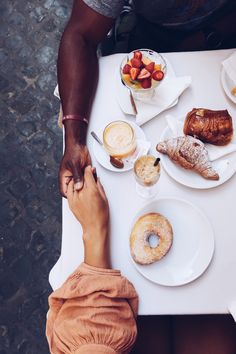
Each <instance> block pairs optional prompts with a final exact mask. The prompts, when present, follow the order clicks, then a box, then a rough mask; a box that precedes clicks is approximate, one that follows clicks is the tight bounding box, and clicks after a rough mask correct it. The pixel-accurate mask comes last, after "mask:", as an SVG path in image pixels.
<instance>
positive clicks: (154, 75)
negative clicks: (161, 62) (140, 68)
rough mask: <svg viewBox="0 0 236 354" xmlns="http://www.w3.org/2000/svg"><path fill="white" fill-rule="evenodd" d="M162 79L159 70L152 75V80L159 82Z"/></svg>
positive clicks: (161, 72) (162, 74) (161, 73)
mask: <svg viewBox="0 0 236 354" xmlns="http://www.w3.org/2000/svg"><path fill="white" fill-rule="evenodd" d="M163 77H164V73H163V71H161V70H156V71H154V72H153V73H152V78H153V80H156V81H161V80H162V79H163Z"/></svg>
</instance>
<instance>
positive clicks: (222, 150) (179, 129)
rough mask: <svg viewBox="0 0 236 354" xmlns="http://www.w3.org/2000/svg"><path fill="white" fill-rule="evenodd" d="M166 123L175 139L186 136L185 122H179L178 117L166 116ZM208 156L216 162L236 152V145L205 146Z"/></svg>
mask: <svg viewBox="0 0 236 354" xmlns="http://www.w3.org/2000/svg"><path fill="white" fill-rule="evenodd" d="M165 118H166V122H167V125H168V127H169V128H170V130H171V135H172V137H173V138H175V137H177V136H181V135H184V133H183V126H184V121H183V120H178V119H177V118H176V117H174V116H172V115H170V114H168V115H166V117H165ZM205 145H206V148H207V151H208V154H209V159H210V161H215V160H218V159H219V158H221V157H223V156H226V155H228V154H231V153H233V152H235V151H236V144H234V143H230V144H228V145H225V146H216V145H212V144H205Z"/></svg>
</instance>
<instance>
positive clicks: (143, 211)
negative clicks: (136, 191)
mask: <svg viewBox="0 0 236 354" xmlns="http://www.w3.org/2000/svg"><path fill="white" fill-rule="evenodd" d="M163 201H164V202H165V201H169V202H170V203H173V202H175V203H176V202H177V203H184V204H186V205H187V206H188V207H189V208H192V210H194V211H195V212H196V213H197V214H198V215H199V216H200V217H201V218H202V220H204V222H205V223H206V225H207V228H208V230H207V231H209V232H206V235H207V237H208V239H209V243H210V246H211V247H209V250H208V252H209V253H208V258H207V259H206V261H205V264H204V265H203V266H202V268H201V269H200V270H199V271H198V272H197V273H196V274H195V275H193V276H192V277H190V278H189V279H185V280H183V281H180V282H178V283H173V282H172V283H171V282H168V281H161V280H157V279H153V278H152V277H150V276H149V275H148V274H147V273H145V268H146V267H148V266H149V265H141V264H138V263H136V262H135V261H134V259H133V257H132V255H131V251H130V246H129V257H130V260H131V262H132V263H133V265H134V267H135V268H136V270H137V271H138V272H139V273H140V274H141V275H142V276H143V277H144V278H146V279H147V280H149V281H151V282H152V283H155V284H157V285H161V286H166V287H176V286H184V285H187V284H189V283H192V282H193V281H195V280H197V279H198V278H200V277H201V276H202V275H203V274H204V273H205V272H206V270H207V269H208V268H209V266H210V264H211V261H212V259H213V255H214V251H215V237H214V229H213V225H212V223H211V222H210V220H209V218H208V217H207V216H206V215H205V213H204V212H203V210H202V209H201V208H199V207H198V206H196V205H195V204H194V203H192V202H190V201H189V200H187V199H184V198H179V197H172V196H161V197H158V198H156V199H154V200H151V201H150V202H149V203H147V204H145V205H143V206H142V207H141V208H140V209H139V211H138V212H137V213H136V215H135V217H134V218H133V220H132V224H131V226H130V228H129V239H130V234H131V230H132V227H133V225H134V223H135V221H136V220H137V219H138V218H139V217H140V216H142V215H144V214H146V213H148V212H149V213H150V212H160V211H159V210H157V208H158V207H156V210H153V208H152V205H153V204H154V203H155V204H157V203H158V202H163ZM150 208H151V210H150V211H147V210H146V209H150ZM160 214H162V213H161V212H160ZM162 215H163V214H162ZM163 216H165V215H163ZM167 218H168V217H167ZM174 232H175V231H174V230H173V242H174V239H175V237H176V236H175V234H174ZM202 237H203V238H204V237H205V236H202ZM172 247H173V245H172ZM172 247H171V248H172ZM171 248H170V251H171ZM170 251H169V252H168V253H167V254H166V256H165V257H168V256H169V253H170ZM165 257H163V260H165ZM161 261H162V260H160V261H157V262H154V263H153V264H151V266H153V265H158V263H159V262H161ZM143 270H144V271H143Z"/></svg>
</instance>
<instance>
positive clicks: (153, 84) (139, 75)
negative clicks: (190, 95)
mask: <svg viewBox="0 0 236 354" xmlns="http://www.w3.org/2000/svg"><path fill="white" fill-rule="evenodd" d="M166 71H167V67H166V62H165V59H164V58H163V57H162V56H161V54H158V53H157V52H154V51H153V50H151V49H137V50H134V51H132V52H130V53H129V54H127V55H126V56H125V58H124V59H123V60H122V63H121V66H120V75H121V80H122V82H123V83H124V85H125V86H127V87H128V88H129V89H130V90H131V91H132V94H133V96H134V97H135V98H137V99H142V98H144V99H145V98H151V97H152V96H153V94H154V91H155V89H156V88H157V87H158V86H159V85H160V83H161V82H162V81H163V80H164V78H165V76H166Z"/></svg>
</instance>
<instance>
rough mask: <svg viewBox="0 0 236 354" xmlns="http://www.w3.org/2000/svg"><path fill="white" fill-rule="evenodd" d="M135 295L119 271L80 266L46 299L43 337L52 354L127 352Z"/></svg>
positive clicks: (132, 335)
mask: <svg viewBox="0 0 236 354" xmlns="http://www.w3.org/2000/svg"><path fill="white" fill-rule="evenodd" d="M137 309H138V296H137V293H136V291H135V289H134V287H133V285H132V284H131V283H130V282H129V281H128V280H127V279H126V278H124V277H123V276H121V273H120V271H118V270H113V269H103V268H96V267H92V266H89V265H87V264H85V263H82V264H81V265H80V266H79V267H78V268H77V270H76V271H75V272H74V273H73V274H72V275H71V276H70V277H69V278H68V279H67V280H66V282H65V283H64V284H63V285H62V287H61V288H59V289H57V290H56V291H54V292H53V293H52V294H51V295H50V297H49V312H48V318H47V325H46V335H47V339H48V343H49V347H50V352H51V353H52V354H70V353H73V354H92V353H94V354H95V353H96V354H105V353H106V354H120V353H129V351H130V350H131V348H132V346H133V344H134V342H135V339H136V336H137V328H136V321H135V318H136V316H137Z"/></svg>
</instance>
